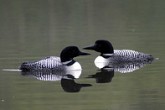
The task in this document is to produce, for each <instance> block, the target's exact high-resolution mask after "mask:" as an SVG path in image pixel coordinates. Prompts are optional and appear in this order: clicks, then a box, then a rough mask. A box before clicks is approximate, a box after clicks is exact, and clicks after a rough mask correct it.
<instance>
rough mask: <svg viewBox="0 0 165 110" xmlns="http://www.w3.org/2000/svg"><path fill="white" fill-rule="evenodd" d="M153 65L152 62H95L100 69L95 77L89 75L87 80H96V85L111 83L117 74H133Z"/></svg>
mask: <svg viewBox="0 0 165 110" xmlns="http://www.w3.org/2000/svg"><path fill="white" fill-rule="evenodd" d="M151 63H152V61H142V62H122V63H114V62H109V63H107V62H95V66H96V67H97V68H99V71H98V72H96V74H94V75H89V76H88V77H87V78H95V79H96V83H109V82H111V81H112V78H113V77H114V73H115V72H119V73H131V72H134V71H135V70H138V69H140V68H143V67H144V66H145V65H147V64H151Z"/></svg>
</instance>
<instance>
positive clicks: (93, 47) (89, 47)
mask: <svg viewBox="0 0 165 110" xmlns="http://www.w3.org/2000/svg"><path fill="white" fill-rule="evenodd" d="M83 49H86V50H95V45H92V46H88V47H85V48H83Z"/></svg>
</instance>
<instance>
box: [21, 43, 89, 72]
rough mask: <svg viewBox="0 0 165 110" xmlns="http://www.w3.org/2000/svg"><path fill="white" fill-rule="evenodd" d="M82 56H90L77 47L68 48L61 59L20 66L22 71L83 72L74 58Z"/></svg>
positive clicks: (64, 50)
mask: <svg viewBox="0 0 165 110" xmlns="http://www.w3.org/2000/svg"><path fill="white" fill-rule="evenodd" d="M80 55H90V54H88V53H85V52H81V51H80V50H79V49H78V47H76V46H68V47H66V48H64V49H63V50H62V52H61V54H60V57H56V56H50V57H46V58H44V59H41V60H39V61H34V62H24V63H22V64H21V66H20V70H21V71H33V70H50V69H51V70H52V71H68V70H81V69H82V68H81V65H80V64H79V63H78V62H77V61H75V60H74V59H73V58H74V57H77V56H80Z"/></svg>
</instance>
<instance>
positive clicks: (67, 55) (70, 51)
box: [60, 46, 90, 62]
mask: <svg viewBox="0 0 165 110" xmlns="http://www.w3.org/2000/svg"><path fill="white" fill-rule="evenodd" d="M80 55H90V54H89V53H85V52H81V51H80V50H79V49H78V47H76V46H68V47H66V48H64V49H63V50H62V52H61V55H60V58H61V62H66V61H70V60H72V59H73V58H74V57H77V56H80Z"/></svg>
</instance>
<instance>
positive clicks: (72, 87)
mask: <svg viewBox="0 0 165 110" xmlns="http://www.w3.org/2000/svg"><path fill="white" fill-rule="evenodd" d="M81 72H82V71H81V70H73V71H67V72H65V71H63V72H54V71H52V70H50V69H45V70H39V71H37V70H35V71H27V72H23V71H22V72H21V74H22V75H23V76H32V77H34V78H36V79H38V80H41V81H60V82H61V87H62V88H63V90H64V91H65V92H79V91H80V90H81V88H83V87H90V86H92V85H91V84H78V83H76V82H75V80H76V79H78V78H79V77H80V75H81Z"/></svg>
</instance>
